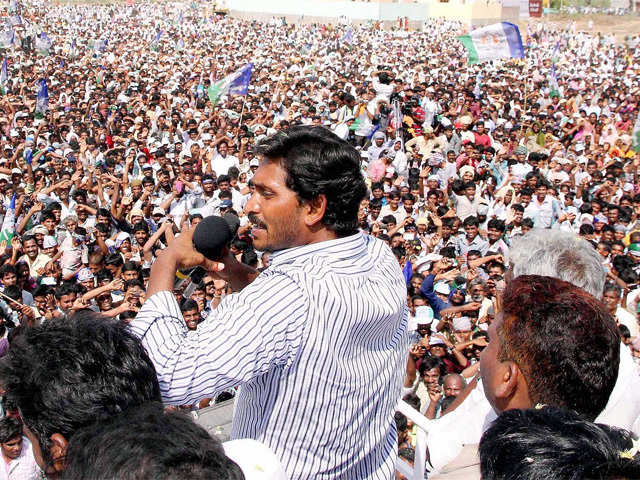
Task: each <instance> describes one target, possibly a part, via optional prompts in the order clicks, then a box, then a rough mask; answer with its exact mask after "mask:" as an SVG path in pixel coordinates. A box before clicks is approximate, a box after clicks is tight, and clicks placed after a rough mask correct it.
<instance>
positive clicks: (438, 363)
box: [418, 355, 446, 377]
mask: <svg viewBox="0 0 640 480" xmlns="http://www.w3.org/2000/svg"><path fill="white" fill-rule="evenodd" d="M433 368H438V369H439V370H440V377H442V376H443V375H444V374H445V373H446V369H445V365H444V363H443V362H442V360H440V359H439V358H438V357H433V356H431V355H427V356H426V357H424V359H423V360H422V362H421V363H420V366H419V367H418V373H420V376H421V377H422V376H423V375H424V374H425V373H426V372H428V371H429V370H431V369H433Z"/></svg>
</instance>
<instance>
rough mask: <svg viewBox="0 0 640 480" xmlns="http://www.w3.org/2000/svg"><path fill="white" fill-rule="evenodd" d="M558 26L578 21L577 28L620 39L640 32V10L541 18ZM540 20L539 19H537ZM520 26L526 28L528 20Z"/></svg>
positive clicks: (558, 15)
mask: <svg viewBox="0 0 640 480" xmlns="http://www.w3.org/2000/svg"><path fill="white" fill-rule="evenodd" d="M540 20H542V21H544V22H548V23H550V24H553V25H556V26H565V25H567V24H568V23H571V22H573V21H576V22H577V25H576V26H577V30H579V31H580V30H584V31H588V30H591V31H592V32H594V33H596V32H601V33H615V34H616V37H617V38H618V40H623V39H624V37H625V35H637V34H639V33H640V12H638V13H637V14H635V15H625V16H614V15H601V14H593V15H565V14H562V15H561V14H557V15H550V16H549V17H546V18H542V19H540ZM589 20H593V29H589ZM535 21H536V22H537V21H539V19H535ZM520 28H521V29H522V28H526V22H520Z"/></svg>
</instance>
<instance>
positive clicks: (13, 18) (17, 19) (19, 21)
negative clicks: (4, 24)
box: [9, 15, 22, 26]
mask: <svg viewBox="0 0 640 480" xmlns="http://www.w3.org/2000/svg"><path fill="white" fill-rule="evenodd" d="M9 22H11V25H14V26H15V25H22V17H21V16H20V15H13V16H11V17H9Z"/></svg>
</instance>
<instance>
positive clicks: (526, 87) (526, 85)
mask: <svg viewBox="0 0 640 480" xmlns="http://www.w3.org/2000/svg"><path fill="white" fill-rule="evenodd" d="M528 96H529V59H528V57H527V55H525V56H524V112H522V116H523V117H524V116H525V115H526V114H527V97H528ZM523 120H524V118H523ZM523 131H524V122H522V124H521V125H520V133H522V132H523Z"/></svg>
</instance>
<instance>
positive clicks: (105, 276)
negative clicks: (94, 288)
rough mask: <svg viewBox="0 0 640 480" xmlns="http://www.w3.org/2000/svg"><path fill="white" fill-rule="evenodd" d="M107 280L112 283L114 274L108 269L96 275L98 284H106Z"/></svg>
mask: <svg viewBox="0 0 640 480" xmlns="http://www.w3.org/2000/svg"><path fill="white" fill-rule="evenodd" d="M105 280H108V281H111V280H113V273H111V272H110V271H109V270H107V269H106V268H103V269H102V270H100V271H99V272H98V273H97V274H96V281H97V282H98V283H101V282H104V281H105Z"/></svg>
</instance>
